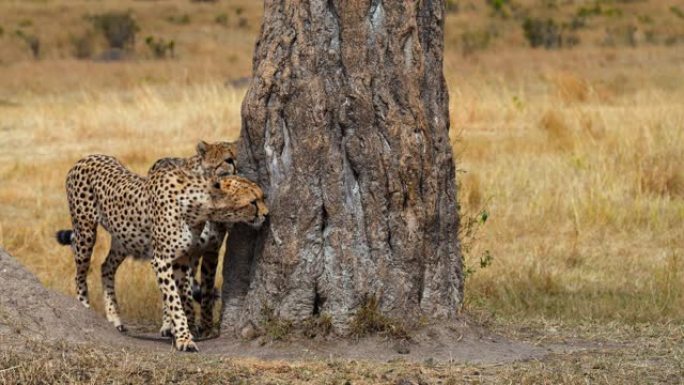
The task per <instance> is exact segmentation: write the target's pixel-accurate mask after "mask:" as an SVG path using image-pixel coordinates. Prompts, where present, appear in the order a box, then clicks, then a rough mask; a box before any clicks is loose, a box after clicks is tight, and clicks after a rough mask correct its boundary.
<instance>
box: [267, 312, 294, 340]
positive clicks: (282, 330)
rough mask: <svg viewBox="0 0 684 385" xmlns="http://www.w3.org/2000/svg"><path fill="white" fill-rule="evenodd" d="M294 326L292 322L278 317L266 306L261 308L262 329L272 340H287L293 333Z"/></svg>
mask: <svg viewBox="0 0 684 385" xmlns="http://www.w3.org/2000/svg"><path fill="white" fill-rule="evenodd" d="M293 326H294V325H293V323H292V321H289V320H285V319H282V318H280V317H278V316H276V314H275V311H274V310H273V308H271V307H269V306H266V305H264V306H262V307H261V328H262V329H263V331H264V333H265V334H266V335H267V336H268V337H270V338H271V339H272V340H274V341H280V340H284V339H286V338H287V337H288V336H289V335H290V334H291V333H292V329H293Z"/></svg>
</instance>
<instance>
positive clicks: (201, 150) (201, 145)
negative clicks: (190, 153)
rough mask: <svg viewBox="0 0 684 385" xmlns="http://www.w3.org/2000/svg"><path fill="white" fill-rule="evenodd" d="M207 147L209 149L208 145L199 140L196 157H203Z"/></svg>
mask: <svg viewBox="0 0 684 385" xmlns="http://www.w3.org/2000/svg"><path fill="white" fill-rule="evenodd" d="M207 147H209V144H208V143H207V142H205V141H203V140H200V142H199V143H197V155H199V156H204V154H206V153H207Z"/></svg>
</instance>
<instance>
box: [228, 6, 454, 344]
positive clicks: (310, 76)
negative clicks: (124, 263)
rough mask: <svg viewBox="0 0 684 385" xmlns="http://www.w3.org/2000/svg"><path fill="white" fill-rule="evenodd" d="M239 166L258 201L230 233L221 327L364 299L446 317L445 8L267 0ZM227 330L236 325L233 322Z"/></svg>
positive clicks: (450, 289) (338, 316)
mask: <svg viewBox="0 0 684 385" xmlns="http://www.w3.org/2000/svg"><path fill="white" fill-rule="evenodd" d="M264 6H265V10H264V20H263V25H262V30H261V36H260V38H259V41H258V42H257V45H256V49H255V53H254V63H253V71H254V77H253V79H252V82H251V85H250V87H249V90H248V91H247V94H246V96H245V99H244V101H243V104H242V133H241V137H240V157H239V168H240V170H241V172H242V173H244V174H245V176H246V177H248V178H250V179H253V180H255V181H257V182H258V183H259V184H260V185H261V186H262V187H263V189H264V191H265V192H266V194H267V197H268V198H267V202H268V205H269V209H270V213H271V214H270V218H269V221H268V222H267V224H266V225H265V226H264V227H263V228H262V229H261V230H259V231H254V230H251V229H249V228H247V227H241V226H238V227H236V228H235V229H234V231H233V232H232V233H231V234H230V237H229V240H228V250H229V251H228V253H227V256H226V260H225V266H224V270H223V276H224V286H223V299H224V308H223V311H222V316H223V318H222V327H223V329H224V330H227V329H230V328H240V327H242V326H243V325H245V324H246V323H247V322H249V321H251V322H253V323H254V324H255V325H258V322H259V319H260V318H261V317H262V316H263V311H264V309H268V310H269V311H272V312H274V315H275V316H277V317H280V318H283V319H288V320H291V321H294V322H299V321H302V320H305V319H307V318H309V317H311V316H312V315H316V314H322V313H327V314H328V315H330V316H331V317H332V321H333V326H334V327H335V330H336V331H337V332H340V333H345V332H346V331H348V328H347V325H348V324H349V321H350V320H351V319H352V317H353V316H354V314H355V312H356V310H357V308H358V307H359V306H360V305H361V304H362V303H363V302H364V301H365V300H367V299H368V298H371V297H374V298H375V299H377V300H378V302H379V308H380V310H381V311H382V312H383V313H385V314H387V315H388V316H390V317H401V319H402V320H415V319H418V317H438V318H443V317H451V316H454V315H455V314H456V312H457V310H458V307H459V305H460V303H461V300H462V295H463V275H462V266H461V254H460V250H459V242H458V238H457V230H458V211H457V204H456V186H455V166H454V162H453V157H452V150H451V145H450V141H449V137H448V130H449V112H448V105H449V99H448V93H447V88H446V83H445V81H444V76H443V73H442V56H443V50H444V43H443V27H444V16H445V14H444V1H440V0H422V1H409V0H405V1H398V0H397V1H391V2H389V1H381V0H365V1H364V0H308V1H307V0H301V1H297V0H279V1H276V0H266V1H265V2H264ZM233 330H235V329H233Z"/></svg>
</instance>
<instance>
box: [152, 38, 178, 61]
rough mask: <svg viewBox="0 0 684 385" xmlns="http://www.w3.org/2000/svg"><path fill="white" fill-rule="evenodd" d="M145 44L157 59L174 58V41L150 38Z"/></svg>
mask: <svg viewBox="0 0 684 385" xmlns="http://www.w3.org/2000/svg"><path fill="white" fill-rule="evenodd" d="M145 44H146V45H147V47H148V48H149V49H150V51H151V52H152V55H154V57H155V58H156V59H166V58H169V57H174V55H175V51H174V49H175V47H176V43H175V42H174V41H173V40H168V41H167V40H164V39H163V38H161V37H160V38H154V37H153V36H148V37H147V38H146V39H145Z"/></svg>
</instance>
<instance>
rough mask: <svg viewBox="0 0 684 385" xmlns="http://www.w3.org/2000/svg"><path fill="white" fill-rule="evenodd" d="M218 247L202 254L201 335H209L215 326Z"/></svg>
mask: <svg viewBox="0 0 684 385" xmlns="http://www.w3.org/2000/svg"><path fill="white" fill-rule="evenodd" d="M218 252H219V250H218V248H217V249H216V250H211V251H206V252H205V253H204V256H202V281H201V287H202V289H201V290H202V298H201V309H202V310H201V315H200V329H199V330H200V335H201V336H208V335H210V334H211V332H212V329H213V328H214V303H215V301H216V295H215V294H214V291H215V284H216V266H217V265H218Z"/></svg>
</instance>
